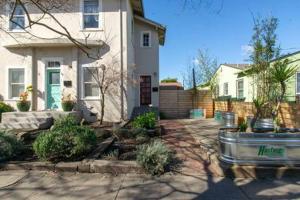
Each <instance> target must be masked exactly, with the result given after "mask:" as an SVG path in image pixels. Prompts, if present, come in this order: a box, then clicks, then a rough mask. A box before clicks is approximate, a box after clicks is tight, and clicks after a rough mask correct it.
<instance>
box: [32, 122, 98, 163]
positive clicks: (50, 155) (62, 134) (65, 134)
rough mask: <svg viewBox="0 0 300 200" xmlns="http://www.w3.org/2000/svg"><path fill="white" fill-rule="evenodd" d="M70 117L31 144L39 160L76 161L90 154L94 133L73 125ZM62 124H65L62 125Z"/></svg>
mask: <svg viewBox="0 0 300 200" xmlns="http://www.w3.org/2000/svg"><path fill="white" fill-rule="evenodd" d="M75 121H76V120H74V119H71V118H70V117H67V118H64V119H62V120H59V121H57V122H56V123H55V124H54V127H53V129H52V130H51V131H46V132H44V133H43V134H41V135H40V136H39V137H38V138H37V139H36V141H35V142H34V144H33V149H34V152H35V153H36V155H37V156H38V157H39V159H41V160H47V161H61V160H78V159H80V158H82V157H83V156H85V155H86V154H88V153H89V152H91V151H92V150H93V149H94V147H95V145H96V141H97V138H96V134H95V132H94V131H93V130H92V129H90V128H88V127H84V126H78V125H75V124H76V123H75ZM62 122H65V125H64V126H62V125H63V123H62Z"/></svg>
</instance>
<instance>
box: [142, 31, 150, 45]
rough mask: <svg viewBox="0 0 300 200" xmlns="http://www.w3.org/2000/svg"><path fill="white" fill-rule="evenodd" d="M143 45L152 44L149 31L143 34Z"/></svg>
mask: <svg viewBox="0 0 300 200" xmlns="http://www.w3.org/2000/svg"><path fill="white" fill-rule="evenodd" d="M143 46H144V47H148V46H150V35H149V33H144V35H143Z"/></svg>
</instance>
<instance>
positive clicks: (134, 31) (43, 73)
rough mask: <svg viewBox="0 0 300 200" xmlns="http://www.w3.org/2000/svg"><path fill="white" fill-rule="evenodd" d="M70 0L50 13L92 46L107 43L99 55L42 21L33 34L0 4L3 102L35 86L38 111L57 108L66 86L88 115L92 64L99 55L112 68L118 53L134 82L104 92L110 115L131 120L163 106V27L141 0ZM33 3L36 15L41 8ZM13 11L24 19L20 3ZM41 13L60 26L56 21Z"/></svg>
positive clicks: (95, 97) (95, 92)
mask: <svg viewBox="0 0 300 200" xmlns="http://www.w3.org/2000/svg"><path fill="white" fill-rule="evenodd" d="M69 2H70V1H69ZM71 2H72V5H71V6H70V7H69V8H68V9H66V10H68V11H66V10H59V11H55V12H53V15H54V16H55V17H56V18H57V19H58V20H59V21H60V23H61V24H62V25H64V26H65V27H66V28H67V30H69V31H70V33H71V35H72V36H73V37H74V38H76V40H78V41H81V42H86V43H87V44H88V45H89V46H90V47H92V49H95V50H96V49H97V48H98V47H100V46H103V45H105V46H106V48H105V52H102V53H103V55H102V57H101V59H100V60H97V61H96V60H94V59H91V58H88V56H87V55H86V54H85V53H84V52H82V51H81V50H80V49H79V48H77V47H76V46H75V45H74V43H72V42H70V41H69V40H68V39H66V38H64V37H60V36H58V35H57V34H56V33H54V32H52V31H50V30H47V29H45V28H43V27H40V26H37V25H34V26H32V27H31V28H28V29H27V31H29V32H30V33H31V34H28V33H27V32H25V31H24V30H23V29H21V28H20V27H18V26H17V25H15V24H13V23H11V22H9V17H10V16H9V13H10V12H9V7H6V8H1V17H0V20H1V24H2V25H3V27H5V28H6V31H7V33H8V34H7V33H5V32H1V33H0V66H1V73H0V80H1V82H2V83H1V84H0V96H2V97H3V99H4V101H5V102H7V103H9V104H11V105H13V106H15V105H16V101H17V100H18V99H19V94H20V93H21V92H23V91H24V90H25V88H26V86H28V85H32V86H33V89H34V92H33V95H32V109H33V110H38V111H41V110H60V109H61V97H62V92H64V93H67V94H72V95H73V96H74V97H76V98H77V101H78V105H79V109H80V110H83V111H84V114H85V117H88V116H89V112H88V111H89V110H90V109H92V110H93V112H98V113H99V111H100V107H99V89H98V88H97V86H96V84H95V80H94V79H93V77H92V76H91V75H90V74H89V73H88V71H89V69H92V68H93V67H95V66H98V65H95V63H97V62H100V63H101V64H104V65H107V66H108V67H109V66H110V62H112V61H111V60H112V57H114V59H115V61H116V63H117V65H118V68H119V70H123V71H124V72H126V73H127V77H130V78H131V79H133V80H135V81H127V80H123V81H122V85H121V86H120V87H118V88H116V90H114V92H111V93H110V94H109V96H107V99H106V108H105V113H106V114H105V120H109V121H119V120H120V119H124V118H125V119H126V118H128V117H129V116H130V114H131V112H132V110H133V108H134V107H138V106H147V105H150V104H151V105H153V106H154V107H158V106H159V91H158V87H159V46H160V45H164V41H165V32H166V29H165V27H164V26H162V25H160V24H158V23H156V22H154V21H151V20H149V19H147V18H145V16H144V9H143V1H142V0H74V1H71ZM28 10H29V13H30V15H31V17H33V18H38V17H40V15H41V14H40V13H39V12H37V11H36V10H31V9H30V8H28ZM15 13H16V14H15V16H13V17H15V18H16V19H17V20H18V22H19V23H20V24H22V25H24V26H26V23H27V19H26V15H25V13H24V11H23V9H22V7H17V11H16V12H15ZM43 20H44V22H46V23H48V24H49V26H51V25H53V26H55V25H54V20H51V19H49V18H45V19H43ZM47 20H48V21H47ZM32 34H33V35H37V36H38V38H36V37H32ZM87 36H88V37H87ZM107 38H109V43H108V42H107V40H106V39H107ZM122 79H125V78H124V77H123V76H120V80H122Z"/></svg>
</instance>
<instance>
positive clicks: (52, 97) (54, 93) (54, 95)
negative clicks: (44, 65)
mask: <svg viewBox="0 0 300 200" xmlns="http://www.w3.org/2000/svg"><path fill="white" fill-rule="evenodd" d="M46 86H47V109H50V110H57V109H60V108H61V91H60V70H59V69H48V70H47V82H46Z"/></svg>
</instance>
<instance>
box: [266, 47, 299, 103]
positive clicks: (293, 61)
mask: <svg viewBox="0 0 300 200" xmlns="http://www.w3.org/2000/svg"><path fill="white" fill-rule="evenodd" d="M284 59H288V60H289V66H293V67H294V66H295V67H297V68H298V72H297V73H296V74H295V76H293V77H292V78H291V79H290V80H288V81H287V91H286V100H288V101H296V97H297V96H300V51H296V52H294V53H290V54H287V55H284V56H282V57H280V58H278V59H275V60H273V61H272V63H274V62H276V61H278V60H284Z"/></svg>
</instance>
